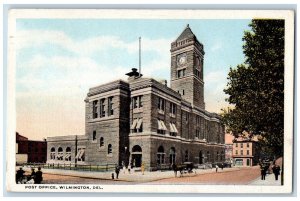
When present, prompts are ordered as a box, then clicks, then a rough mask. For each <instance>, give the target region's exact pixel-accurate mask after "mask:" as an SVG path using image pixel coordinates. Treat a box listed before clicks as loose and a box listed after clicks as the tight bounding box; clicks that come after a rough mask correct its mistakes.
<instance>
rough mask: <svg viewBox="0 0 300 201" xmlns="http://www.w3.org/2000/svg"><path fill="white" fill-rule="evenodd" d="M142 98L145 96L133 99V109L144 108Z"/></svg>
mask: <svg viewBox="0 0 300 201" xmlns="http://www.w3.org/2000/svg"><path fill="white" fill-rule="evenodd" d="M142 97H143V96H135V97H133V98H132V107H133V109H136V108H141V107H143V101H142Z"/></svg>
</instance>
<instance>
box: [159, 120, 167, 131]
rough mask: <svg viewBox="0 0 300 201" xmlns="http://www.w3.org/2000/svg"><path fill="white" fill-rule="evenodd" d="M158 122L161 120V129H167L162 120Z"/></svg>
mask: <svg viewBox="0 0 300 201" xmlns="http://www.w3.org/2000/svg"><path fill="white" fill-rule="evenodd" d="M160 122H161V125H162V127H163V129H162V130H165V131H167V130H168V129H167V127H166V125H165V123H164V122H163V121H160Z"/></svg>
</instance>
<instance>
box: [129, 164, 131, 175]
mask: <svg viewBox="0 0 300 201" xmlns="http://www.w3.org/2000/svg"><path fill="white" fill-rule="evenodd" d="M130 170H131V165H130V164H129V165H128V173H129V174H130Z"/></svg>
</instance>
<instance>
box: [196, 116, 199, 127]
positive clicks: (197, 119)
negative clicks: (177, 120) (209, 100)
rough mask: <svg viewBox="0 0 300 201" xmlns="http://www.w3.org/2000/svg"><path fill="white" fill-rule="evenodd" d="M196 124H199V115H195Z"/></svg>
mask: <svg viewBox="0 0 300 201" xmlns="http://www.w3.org/2000/svg"><path fill="white" fill-rule="evenodd" d="M196 126H200V117H199V116H198V115H197V116H196Z"/></svg>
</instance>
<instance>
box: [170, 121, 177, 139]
mask: <svg viewBox="0 0 300 201" xmlns="http://www.w3.org/2000/svg"><path fill="white" fill-rule="evenodd" d="M177 133H178V130H177V128H176V123H175V122H170V135H171V136H176V135H177Z"/></svg>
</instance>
